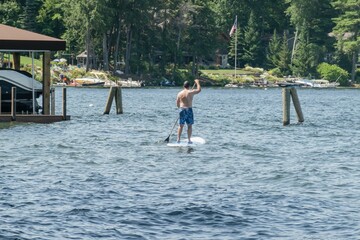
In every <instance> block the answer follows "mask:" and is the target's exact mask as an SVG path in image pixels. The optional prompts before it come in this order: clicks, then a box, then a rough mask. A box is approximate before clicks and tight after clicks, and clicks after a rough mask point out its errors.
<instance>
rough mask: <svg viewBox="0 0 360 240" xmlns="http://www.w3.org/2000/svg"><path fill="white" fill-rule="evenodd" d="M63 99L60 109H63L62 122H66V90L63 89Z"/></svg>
mask: <svg viewBox="0 0 360 240" xmlns="http://www.w3.org/2000/svg"><path fill="white" fill-rule="evenodd" d="M62 95H63V98H62V105H63V106H62V107H63V120H66V88H65V87H64V88H63V92H62Z"/></svg>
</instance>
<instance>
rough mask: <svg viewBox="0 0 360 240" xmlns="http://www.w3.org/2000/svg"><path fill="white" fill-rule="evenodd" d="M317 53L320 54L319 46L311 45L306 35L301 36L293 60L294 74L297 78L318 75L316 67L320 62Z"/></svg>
mask: <svg viewBox="0 0 360 240" xmlns="http://www.w3.org/2000/svg"><path fill="white" fill-rule="evenodd" d="M317 52H319V46H317V45H316V44H314V43H310V42H309V38H308V37H307V35H306V34H304V33H302V34H300V36H299V40H298V45H297V47H296V49H295V53H294V55H293V60H292V66H291V68H292V72H293V74H294V75H296V76H308V75H310V76H311V75H316V66H317V65H318V62H319V59H318V58H317V57H318V56H317V54H316V53H317Z"/></svg>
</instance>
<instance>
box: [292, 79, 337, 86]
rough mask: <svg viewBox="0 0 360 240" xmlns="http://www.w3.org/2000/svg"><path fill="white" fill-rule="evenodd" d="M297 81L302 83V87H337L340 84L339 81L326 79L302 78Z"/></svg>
mask: <svg viewBox="0 0 360 240" xmlns="http://www.w3.org/2000/svg"><path fill="white" fill-rule="evenodd" d="M295 82H296V83H298V84H300V87H311V88H336V87H338V86H339V85H340V84H339V83H338V82H329V81H328V80H324V79H313V80H308V79H300V80H296V81H295Z"/></svg>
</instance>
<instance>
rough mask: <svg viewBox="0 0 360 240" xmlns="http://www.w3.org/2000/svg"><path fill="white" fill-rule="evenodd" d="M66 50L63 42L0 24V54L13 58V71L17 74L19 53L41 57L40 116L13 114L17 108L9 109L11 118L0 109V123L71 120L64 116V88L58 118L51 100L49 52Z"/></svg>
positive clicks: (53, 102)
mask: <svg viewBox="0 0 360 240" xmlns="http://www.w3.org/2000/svg"><path fill="white" fill-rule="evenodd" d="M65 48H66V42H65V41H64V40H61V39H57V38H53V37H49V36H46V35H42V34H38V33H34V32H30V31H27V30H23V29H19V28H15V27H11V26H7V25H3V24H0V52H2V53H8V54H12V57H13V61H12V64H10V66H11V67H12V68H13V69H14V70H20V53H31V54H32V56H34V53H39V54H42V111H41V114H37V113H36V114H35V113H34V112H33V113H30V114H29V113H27V114H19V113H16V107H15V110H14V108H13V107H12V111H11V114H9V113H5V112H4V113H2V112H1V105H0V122H10V121H18V122H38V123H51V122H57V121H63V120H69V119H70V116H67V115H66V88H63V114H62V115H61V116H60V115H58V116H56V115H55V106H54V105H55V101H54V99H51V93H52V91H51V76H50V54H51V52H52V51H61V50H65ZM33 67H34V66H33ZM0 87H1V86H0ZM15 92H16V89H15ZM13 102H15V106H16V99H15V100H14V98H12V104H13ZM51 102H52V104H51ZM1 103H2V100H1V91H0V104H1Z"/></svg>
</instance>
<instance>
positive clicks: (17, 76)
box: [0, 69, 42, 113]
mask: <svg viewBox="0 0 360 240" xmlns="http://www.w3.org/2000/svg"><path fill="white" fill-rule="evenodd" d="M0 87H1V113H8V112H11V92H12V88H13V87H16V112H17V113H32V112H33V93H34V96H35V112H38V111H39V109H41V107H40V106H39V104H38V103H37V101H36V98H39V97H40V95H41V94H42V84H41V83H39V82H37V81H36V80H34V79H33V78H31V77H29V74H28V73H27V74H26V73H24V72H22V71H16V70H12V69H1V70H0Z"/></svg>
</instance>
